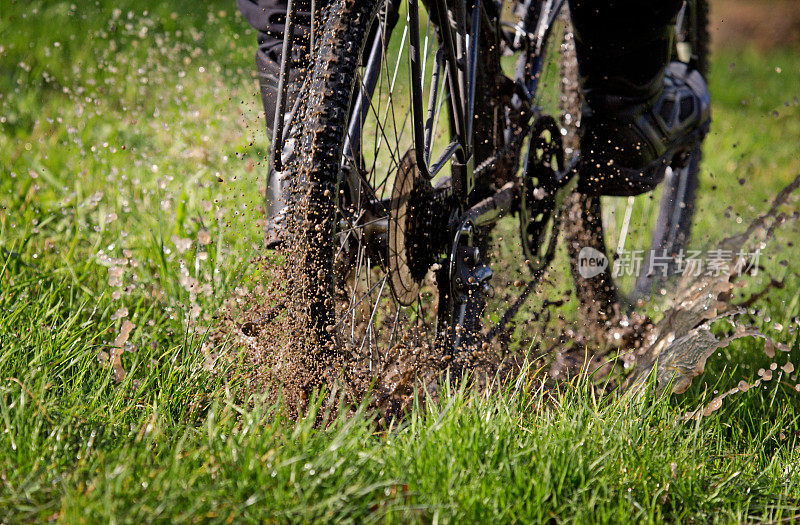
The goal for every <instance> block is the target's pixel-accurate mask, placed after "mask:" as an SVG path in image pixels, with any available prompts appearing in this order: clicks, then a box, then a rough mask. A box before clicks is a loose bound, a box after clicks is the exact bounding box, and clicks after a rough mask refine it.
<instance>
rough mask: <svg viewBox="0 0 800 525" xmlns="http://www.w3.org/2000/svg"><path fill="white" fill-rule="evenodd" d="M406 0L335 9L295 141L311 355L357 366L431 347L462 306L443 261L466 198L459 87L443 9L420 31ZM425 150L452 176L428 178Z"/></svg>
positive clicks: (295, 259)
mask: <svg viewBox="0 0 800 525" xmlns="http://www.w3.org/2000/svg"><path fill="white" fill-rule="evenodd" d="M403 4H405V3H403ZM398 6H399V2H396V1H384V0H368V1H358V2H356V1H350V0H339V1H334V2H331V3H330V4H329V5H328V6H327V7H326V8H325V12H324V15H323V17H322V20H323V22H322V23H323V24H324V25H323V27H321V28H320V30H319V31H317V34H318V35H319V37H318V42H316V43H315V49H314V53H313V56H314V60H313V64H312V69H311V74H310V76H309V79H308V80H307V82H306V85H305V96H306V97H307V99H306V100H307V102H306V104H305V106H304V110H303V111H302V112H301V113H300V114H299V115H298V116H297V119H296V122H295V125H294V127H293V130H292V132H291V133H290V136H289V139H288V141H287V144H289V145H290V146H292V145H294V146H295V147H296V149H295V151H294V152H293V154H292V155H291V157H292V158H293V159H294V160H292V161H291V162H290V164H289V171H290V173H291V177H292V180H293V182H292V186H293V188H295V191H294V193H295V198H294V199H293V202H292V206H291V212H290V220H289V222H288V225H287V230H288V233H289V235H290V241H289V242H288V243H287V245H288V254H287V255H288V261H287V265H288V266H289V267H290V269H291V271H292V275H293V277H292V279H293V281H294V282H293V283H292V287H291V289H292V290H295V291H296V293H297V292H299V294H298V295H299V301H298V302H299V305H298V311H297V314H298V319H297V322H298V324H299V332H300V333H301V334H302V337H303V338H304V339H305V343H304V344H305V345H306V348H304V349H303V351H304V352H305V353H306V354H309V355H312V356H313V355H319V354H320V353H327V354H333V355H338V354H341V353H342V350H344V351H345V353H346V354H347V355H348V362H350V363H353V362H356V363H357V365H356V366H359V367H363V368H368V369H369V370H371V371H373V372H374V373H379V372H381V371H382V370H385V365H386V364H387V362H388V360H390V359H392V358H393V354H394V353H396V351H397V350H398V343H401V342H408V343H409V345H413V346H415V347H417V348H424V347H428V348H431V349H433V348H434V341H435V340H436V336H437V335H438V334H440V333H442V332H443V327H442V324H443V323H452V317H453V315H454V314H453V312H455V311H456V308H455V306H454V304H453V300H452V299H451V298H450V297H449V296H448V293H446V291H447V290H448V289H449V288H448V287H449V280H448V277H447V265H446V264H442V263H443V262H444V261H445V260H446V258H447V257H448V256H449V246H450V243H451V242H452V239H451V238H449V236H450V235H451V231H450V226H449V225H450V222H451V216H452V214H453V213H455V212H456V211H457V210H458V204H459V203H458V202H457V200H454V197H453V196H452V194H453V192H452V191H451V189H450V185H449V182H448V180H449V178H448V177H447V176H445V175H444V174H445V173H449V171H450V170H449V169H448V168H447V166H448V165H449V164H450V163H451V158H452V155H453V152H454V150H453V149H452V144H453V133H452V131H451V130H452V127H453V120H454V116H453V115H452V114H451V112H450V111H449V107H450V89H452V87H453V86H457V83H452V82H450V81H449V79H448V75H447V72H446V71H447V68H446V67H445V63H444V59H443V56H442V53H441V52H439V47H440V46H439V37H438V31H437V28H436V26H435V24H434V23H433V21H432V20H431V18H433V17H432V16H430V17H428V16H425V13H420V17H419V24H418V27H416V28H412V27H411V26H410V21H409V18H408V17H406V16H398ZM414 29H416V30H418V31H419V42H420V55H421V64H420V65H421V76H420V79H421V84H422V89H423V92H424V97H423V115H422V116H420V115H414V114H413V112H412V103H411V89H410V85H409V82H408V79H409V77H410V76H411V72H412V68H411V65H410V56H411V53H410V49H409V46H410V43H409V40H410V39H411V38H412V35H413V30H414ZM376 35H377V39H376V38H375V36H376ZM376 64H377V67H376ZM426 101H427V103H426ZM415 118H424V122H425V126H424V133H421V134H420V133H416V131H415V125H414V124H415V122H414V119H415ZM488 125H490V126H491V122H489V124H488ZM477 131H478V130H477V129H476V133H477ZM489 136H491V135H489ZM491 145H492V144H491V143H489V146H491ZM418 151H421V152H422V154H423V155H424V157H425V159H426V161H427V165H428V166H431V167H433V166H436V165H439V167H442V168H443V169H441V171H440V173H441V174H440V175H437V176H435V177H433V178H432V179H431V180H428V179H427V178H425V177H424V176H423V175H422V174H421V173H420V168H419V167H418V166H417V162H416V158H417V152H418ZM437 159H438V160H440V161H441V163H438V162H437ZM409 340H410V341H409ZM406 346H408V345H406Z"/></svg>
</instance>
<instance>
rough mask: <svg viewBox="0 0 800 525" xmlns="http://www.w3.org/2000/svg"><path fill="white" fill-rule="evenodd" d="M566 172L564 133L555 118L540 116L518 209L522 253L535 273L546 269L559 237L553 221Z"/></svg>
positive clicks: (534, 125) (536, 121)
mask: <svg viewBox="0 0 800 525" xmlns="http://www.w3.org/2000/svg"><path fill="white" fill-rule="evenodd" d="M563 169H564V148H563V145H562V143H561V130H560V128H559V127H558V124H556V121H555V119H554V118H553V117H551V116H549V115H543V116H540V117H538V118H537V119H536V120H534V122H533V124H532V125H531V132H530V143H529V145H528V156H527V158H526V160H525V167H524V170H523V175H522V191H520V206H519V228H520V237H521V245H522V253H523V254H524V256H525V260H526V262H527V264H528V267H529V268H530V269H531V271H533V272H534V273H536V272H539V271H541V270H542V269H543V268H544V267H545V266H546V265H547V263H548V260H547V259H548V257H547V253H548V250H549V247H550V245H551V244H552V242H551V240H552V239H551V237H552V236H554V235H558V232H557V228H555V227H554V221H553V218H554V211H555V208H556V192H557V191H558V189H559V184H558V172H557V170H563Z"/></svg>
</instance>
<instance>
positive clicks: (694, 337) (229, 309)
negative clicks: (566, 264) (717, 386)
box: [212, 175, 800, 425]
mask: <svg viewBox="0 0 800 525" xmlns="http://www.w3.org/2000/svg"><path fill="white" fill-rule="evenodd" d="M798 188H800V175H799V176H798V177H797V178H795V180H794V181H792V182H791V183H790V184H789V185H788V186H786V187H785V188H784V189H783V190H782V191H781V192H780V193H779V194H778V195H776V196H775V198H774V199H773V201H772V203H771V206H770V207H769V209H768V210H767V211H766V212H765V213H764V214H763V215H761V216H759V217H757V218H756V219H755V220H753V221H752V223H750V225H749V226H748V227H747V228H746V230H745V231H744V232H743V233H741V234H738V235H734V236H731V237H729V238H726V239H724V240H723V241H722V242H720V243H719V245H718V248H719V249H722V250H729V251H730V253H735V254H741V253H749V252H752V251H754V250H755V249H759V250H763V249H764V248H765V247H766V246H767V244H768V242H769V241H770V240H772V239H773V237H774V236H775V233H776V231H777V230H778V229H779V228H780V227H781V226H783V225H785V224H786V223H788V222H790V221H796V220H797V219H798V215H799V212H798V211H797V208H796V206H793V205H792V203H793V200H792V198H793V193H794V192H795V191H796V190H797V189H798ZM253 264H254V265H255V266H257V267H258V269H259V270H258V271H259V273H260V274H261V275H262V276H263V280H262V282H263V283H264V284H262V285H259V286H256V287H255V288H254V289H253V290H252V291H249V292H247V293H246V294H245V295H244V296H243V297H240V298H238V300H237V301H230V302H229V303H228V304H227V305H226V308H225V309H224V311H223V313H222V315H221V317H220V319H221V320H222V322H221V324H220V328H219V329H218V330H217V332H216V335H215V336H214V337H213V338H212V339H213V340H215V341H217V344H218V346H220V347H221V346H222V344H221V342H222V341H223V340H224V339H226V338H233V340H234V345H233V346H234V347H235V348H240V349H243V350H244V361H245V374H246V375H248V377H249V379H250V385H251V386H250V388H251V391H252V392H259V393H262V394H263V393H266V394H267V395H268V397H271V398H274V399H276V400H277V399H278V398H280V399H282V400H283V401H284V406H285V407H286V410H287V411H288V415H290V416H291V417H303V415H304V414H305V413H306V412H307V410H308V408H309V406H310V403H314V402H316V403H320V404H321V405H323V407H324V410H320V411H318V412H317V413H318V414H323V415H321V416H318V417H319V418H321V419H320V421H319V424H321V425H324V424H325V423H326V420H330V418H332V417H335V415H336V414H337V413H338V412H341V411H345V412H348V411H352V410H354V409H355V407H357V406H359V405H361V404H363V403H366V404H367V405H368V407H369V408H370V409H372V410H374V413H375V414H376V419H378V420H381V419H383V420H384V421H387V420H389V419H390V418H392V417H394V416H397V415H398V414H401V413H402V412H403V411H404V410H406V409H407V408H409V406H410V405H411V403H412V402H413V400H414V396H415V392H416V393H417V395H418V399H420V398H421V399H422V400H423V401H424V399H425V398H431V397H433V398H435V397H436V393H437V392H438V390H439V388H440V387H441V385H442V378H443V377H444V376H443V374H442V372H444V371H445V370H446V365H447V363H445V362H443V361H442V359H441V358H440V356H438V355H437V352H436V350H435V348H434V347H433V345H432V343H431V338H430V337H429V335H428V334H426V333H425V332H424V331H422V330H419V329H417V328H415V327H412V326H404V327H402V330H401V335H400V336H398V340H397V341H398V342H397V343H396V344H395V345H394V346H393V347H392V348H391V349H390V350H389V351H388V352H387V355H386V356H384V357H383V363H384V365H383V366H382V367H381V368H380V370H374V369H370V367H369V366H368V364H367V363H366V362H365V360H364V359H363V358H362V357H363V356H359V355H357V354H358V351H357V350H358V349H354V348H351V347H349V346H348V345H346V344H341V345H338V346H337V348H333V349H331V348H320V347H317V346H314V343H313V338H312V337H310V336H309V334H308V333H305V332H304V328H303V325H302V323H300V322H298V319H300V318H301V317H300V316H302V315H307V312H306V311H305V308H306V305H305V304H304V302H303V300H302V296H303V294H302V293H298V291H297V288H296V287H297V277H296V271H295V268H296V264H298V259H297V254H296V253H295V254H292V253H291V252H289V253H283V254H281V255H278V256H274V255H273V256H263V257H261V258H259V259H257V260H254V261H253ZM752 264H753V261H750V260H746V259H744V258H741V259H739V260H736V261H735V264H733V265H731V267H730V271H727V272H722V273H720V274H719V275H716V276H708V275H700V276H693V275H692V274H691V272H689V273H687V274H686V276H685V278H684V279H683V280H682V281H680V282H679V283H677V285H676V286H675V288H674V289H675V292H674V294H673V295H672V297H671V298H670V299H669V304H671V305H672V306H671V307H670V308H669V309H667V310H666V312H665V314H664V316H663V318H662V319H661V320H660V321H658V322H656V323H646V324H643V325H642V326H643V330H644V332H643V333H642V334H639V337H637V338H636V339H637V344H636V346H635V347H630V348H624V347H623V348H619V349H618V351H617V352H615V355H614V356H613V358H609V355H608V354H603V356H600V357H598V358H597V359H595V357H597V356H592V355H591V352H590V351H589V350H587V349H590V348H591V346H590V345H589V344H587V339H586V338H581V337H580V334H578V333H576V332H575V331H574V330H575V329H574V328H573V329H572V331H571V330H570V329H569V328H565V327H564V326H562V327H561V330H560V333H561V334H562V335H561V336H560V337H557V338H555V339H554V340H553V341H551V344H542V345H540V346H541V348H540V352H539V356H540V357H541V356H542V355H544V354H548V356H549V358H550V359H551V360H553V363H554V366H556V367H558V358H557V357H556V356H562V357H561V359H562V360H563V355H568V354H569V353H570V351H571V350H570V349H574V346H575V341H576V340H577V339H580V340H581V341H583V343H582V346H583V353H584V354H586V355H585V357H586V359H587V360H586V362H585V363H584V364H586V363H593V364H594V365H595V366H594V367H593V370H592V371H594V372H596V371H597V369H598V368H600V367H601V366H605V367H606V368H609V367H613V366H614V365H613V364H610V363H611V361H614V362H615V363H617V364H620V363H624V365H625V368H626V369H627V370H628V371H629V373H627V375H625V376H624V377H623V378H622V379H620V380H619V381H618V382H616V381H615V382H614V383H615V384H619V385H621V386H622V387H623V388H633V389H637V388H641V387H642V385H644V384H645V381H646V379H647V378H648V377H649V376H650V374H651V373H655V376H656V383H657V387H658V389H659V390H661V391H666V390H669V392H671V393H673V394H680V393H683V392H685V391H686V390H687V389H688V388H689V386H690V385H691V383H692V380H693V379H694V378H696V377H697V376H699V375H701V374H702V373H703V372H704V371H705V367H706V361H707V360H708V358H709V357H710V356H711V355H712V354H714V352H717V351H719V350H720V349H722V348H725V347H726V346H728V345H729V344H730V343H731V342H732V341H734V340H737V339H742V338H759V339H762V340H764V341H765V352H766V353H767V355H768V356H769V357H774V355H775V350H778V351H779V352H781V353H786V352H788V351H789V350H790V348H789V346H787V345H785V344H783V343H781V342H779V341H776V340H774V339H773V338H772V337H770V336H768V335H766V334H764V333H762V332H761V331H760V330H759V329H758V328H757V327H756V326H755V325H754V323H753V322H752V321H753V316H754V313H757V311H756V310H754V309H753V308H752V305H753V304H754V303H755V302H756V301H757V300H759V299H760V298H762V297H764V295H765V294H766V293H767V292H768V290H770V289H771V288H777V287H781V286H782V283H781V282H779V281H775V280H771V281H770V282H769V283H768V284H767V286H766V287H765V288H764V289H762V290H760V291H757V292H754V293H753V294H752V295H751V296H750V297H749V298H747V299H744V300H741V301H739V302H736V301H735V296H736V294H735V293H734V291H735V289H736V288H738V287H743V285H744V284H746V283H747V281H748V278H749V275H748V274H747V273H744V274H741V273H740V272H737V271H736V269H737V268H739V267H740V266H739V265H744V267H748V265H752ZM557 304H558V303H557ZM556 316H558V317H559V319H560V320H562V321H563V319H562V318H561V317H560V315H558V314H556ZM535 317H536V318H537V319H530V320H522V321H521V322H523V323H527V324H530V323H531V322H533V325H536V324H541V323H544V324H545V325H547V324H548V323H549V322H550V321H551V312H550V311H548V310H547V309H546V308H545V309H543V310H542V312H540V313H539V314H538V315H537V316H535ZM536 321H538V323H537V322H536ZM715 323H726V326H727V330H725V333H724V335H722V336H719V335H715V333H719V331H720V330H719V327H715V326H712V325H715ZM562 324H563V323H562ZM540 328H541V327H540ZM542 329H543V328H542ZM567 332H570V333H572V336H571V337H570V336H565V334H566V333H567ZM576 338H577V339H576ZM542 343H544V341H543V342H542ZM487 348H488V346H487ZM487 348H482V349H479V350H480V351H479V352H476V356H475V363H474V365H475V366H474V367H473V369H472V371H473V374H474V376H475V377H481V378H483V379H481V380H478V381H475V382H474V383H475V384H476V386H478V387H481V388H483V387H489V388H490V385H493V384H497V381H498V380H499V381H502V378H506V379H508V380H514V379H515V372H519V371H520V370H523V369H524V368H525V367H526V366H529V365H530V360H531V358H534V357H535V356H534V355H533V353H532V352H530V351H528V352H525V351H521V350H518V351H515V352H510V353H505V354H502V353H498V352H497V348H495V347H494V346H493V347H492V348H491V349H488V350H487ZM505 348H507V345H505ZM478 354H480V355H478ZM778 368H780V370H781V371H782V372H784V373H785V375H786V377H789V376H790V374H791V373H792V372H794V365H793V364H792V363H791V362H790V361H786V362H785V363H779V362H778V360H775V362H773V363H772V364H771V365H770V369H768V370H766V369H765V370H763V371H762V373H760V374H759V379H757V380H756V381H754V382H752V383H749V382H747V381H744V380H743V381H740V382H739V384H738V385H737V387H736V388H734V389H730V390H728V391H725V392H723V393H722V394H720V395H718V396H717V397H715V398H714V399H713V400H712V401H711V402H710V403H709V404H708V405H706V406H703V407H700V408H699V409H698V410H697V411H695V412H692V413H690V414H688V415H687V417H699V416H700V415H703V414H705V415H709V414H711V413H713V412H714V411H715V410H717V409H718V408H719V407H720V406H721V405H722V403H723V400H724V399H725V398H726V397H728V396H731V395H733V394H735V393H738V392H744V391H747V390H749V389H750V388H755V387H758V386H760V385H762V384H763V383H766V382H768V381H770V380H771V379H772V375H773V372H774V371H775V370H777V369H778ZM587 370H588V369H587V368H584V372H586V371H587ZM492 378H495V381H492V380H491V379H492ZM792 378H793V379H794V380H796V379H797V376H796V375H794V376H792ZM551 379H552V378H551ZM557 379H558V380H560V379H561V378H557ZM796 388H797V389H798V391H800V383H798V385H797V386H796ZM320 389H322V391H323V392H324V398H322V399H319V398H314V392H317V391H320Z"/></svg>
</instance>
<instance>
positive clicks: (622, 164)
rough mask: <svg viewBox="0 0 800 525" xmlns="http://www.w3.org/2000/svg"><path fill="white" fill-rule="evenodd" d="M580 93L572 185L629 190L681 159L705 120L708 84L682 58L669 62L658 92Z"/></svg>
mask: <svg viewBox="0 0 800 525" xmlns="http://www.w3.org/2000/svg"><path fill="white" fill-rule="evenodd" d="M660 79H661V76H660V75H659V80H660ZM585 98H586V99H587V104H585V105H584V106H585V110H584V112H583V115H582V117H581V119H582V120H581V130H582V135H581V157H582V161H581V168H580V180H579V183H578V189H579V191H581V192H583V193H587V194H593V195H612V196H630V195H639V194H641V193H645V192H648V191H650V190H652V189H654V188H655V187H656V186H657V185H658V184H659V183H660V182H661V181H662V180H663V178H664V173H665V171H666V167H667V166H669V165H671V164H675V163H679V162H681V161H683V160H685V159H686V158H687V157H688V155H689V154H690V153H691V152H692V150H693V149H694V148H695V147H696V146H697V145H699V144H700V143H701V142H702V140H703V138H704V137H705V135H706V133H708V129H709V125H710V122H711V99H710V96H709V93H708V86H707V85H706V82H705V80H704V79H703V76H702V75H701V74H700V73H699V72H698V71H696V70H692V69H689V67H688V66H687V65H686V64H684V63H682V62H672V63H670V64H669V66H668V67H667V70H666V74H665V75H664V77H663V88H662V89H661V92H660V94H659V95H658V96H657V97H652V98H650V99H649V100H641V99H638V100H637V99H631V98H626V97H619V96H608V95H601V96H598V95H597V94H596V93H593V94H591V96H590V97H585ZM653 99H654V100H653Z"/></svg>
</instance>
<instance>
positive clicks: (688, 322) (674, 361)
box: [623, 175, 800, 414]
mask: <svg viewBox="0 0 800 525" xmlns="http://www.w3.org/2000/svg"><path fill="white" fill-rule="evenodd" d="M798 187H800V175H798V176H797V177H796V178H795V179H794V180H793V181H792V182H791V183H790V184H789V185H787V186H786V187H785V188H784V189H783V190H782V191H781V192H780V193H778V195H776V196H775V198H774V200H773V201H772V204H771V206H770V208H769V210H768V211H767V212H766V213H764V214H763V215H761V216H759V217H757V218H756V219H755V220H754V221H753V222H752V223H751V224H750V225H749V226H748V227H747V229H746V230H745V231H744V232H743V233H741V234H738V235H734V236H731V237H728V238H726V239H724V240H723V241H722V242H721V243H720V244H719V246H718V248H719V249H721V250H729V253H734V254H742V253H752V252H753V251H754V250H755V249H759V250H762V249H764V248H765V247H766V246H767V243H768V242H769V241H770V240H771V239H773V238H774V236H775V233H776V230H777V229H778V228H780V227H781V226H782V225H784V224H786V223H787V222H789V221H797V219H798V216H799V215H800V212H798V210H797V208H796V207H794V209H789V210H786V209H785V208H786V207H787V205H789V204H790V201H791V200H792V197H793V193H794V192H795V191H796V190H797V189H798ZM752 265H753V261H752V260H746V259H745V258H743V257H741V256H740V257H739V258H738V259H737V260H736V261H735V264H734V265H732V266H731V269H730V271H727V272H721V273H720V274H719V275H717V276H706V275H704V276H701V277H692V276H691V273H689V274H687V277H686V278H684V279H683V280H682V282H680V283H679V285H678V286H677V288H676V293H675V295H674V297H673V299H672V301H671V302H672V304H673V306H672V307H671V308H670V309H669V310H668V311H667V312H666V313H665V315H664V317H663V319H662V320H661V321H660V322H658V323H656V324H655V325H653V326H652V328H651V329H650V330H649V332H648V333H646V334H645V335H644V338H643V340H644V341H645V344H643V345H642V347H641V348H640V349H638V350H635V351H632V352H628V353H627V354H625V355H624V356H623V359H624V360H626V361H629V362H630V361H632V362H634V363H635V364H634V372H633V373H632V374H631V375H630V376H629V377H628V379H627V380H626V382H625V384H626V385H627V386H629V387H639V386H641V385H642V384H643V383H644V381H645V379H646V378H647V377H648V375H649V374H650V373H651V371H653V370H654V371H655V376H656V382H657V388H658V389H659V390H661V391H665V390H667V389H669V391H670V392H671V393H674V394H680V393H683V392H685V391H686V390H687V389H688V388H689V386H690V385H691V382H692V379H694V378H695V377H697V376H699V375H700V374H702V373H703V372H704V371H705V366H706V361H707V359H708V358H709V357H710V356H711V355H712V354H713V353H714V352H716V351H718V350H720V349H722V348H725V347H727V346H728V345H729V344H730V343H731V342H732V341H734V340H736V339H741V338H760V339H763V340H764V341H765V349H764V350H765V353H766V354H767V356H768V357H770V358H772V357H774V356H775V351H774V350H775V349H779V350H780V351H782V352H787V353H788V352H789V351H790V347H789V346H787V345H785V344H783V343H780V342H777V341H774V340H773V339H772V338H771V337H769V336H767V335H765V334H763V333H762V332H761V331H759V329H758V328H756V327H755V326H753V325H752V324H751V323H750V322H749V321H750V317H751V316H752V315H753V314H755V313H757V311H756V310H754V309H750V310H748V307H749V306H750V305H752V304H753V303H754V302H755V301H756V300H758V299H760V298H761V297H763V296H764V295H765V294H766V292H767V291H768V290H769V289H771V288H778V287H781V286H782V283H781V282H780V281H775V280H770V282H769V283H768V284H767V286H766V287H764V289H762V290H761V291H759V292H756V293H754V294H753V295H751V296H750V297H749V298H748V299H745V300H744V301H741V302H739V303H735V302H734V293H733V292H734V288H735V287H736V286H742V285H743V284H744V283H743V282H741V279H744V278H746V277H747V274H746V273H745V274H740V272H738V271H735V269H737V268H741V267H750V266H752ZM719 320H726V321H727V322H728V324H729V326H730V327H731V330H729V331H728V334H727V335H725V336H723V337H718V336H716V335H714V333H713V331H712V324H714V322H715V321H719ZM777 367H778V364H777V363H776V362H773V363H772V365H771V368H772V370H775V369H776V368H777ZM782 369H783V370H784V371H785V372H786V373H787V374H789V373H791V372H792V371H793V370H794V366H793V365H792V363H791V362H788V361H787V363H785V364H784V365H783V367H782ZM761 376H762V378H761V379H759V380H757V381H756V382H755V383H754V384H748V383H747V382H745V381H742V382H740V384H739V385H738V387H737V388H736V389H732V390H729V391H727V392H725V393H723V394H721V395H720V396H718V397H716V398H715V399H714V400H713V401H712V402H711V403H710V404H709V405H708V406H706V407H705V408H704V409H703V410H702V411H701V413H707V414H710V413H711V412H713V411H714V410H716V409H717V408H719V407H720V406H721V404H722V400H723V399H725V397H727V396H729V395H731V394H733V393H736V392H743V391H746V390H748V389H749V388H752V387H754V386H758V385H760V384H761V382H762V381H768V380H769V379H771V376H772V373H771V371H767V372H765V373H764V374H761ZM796 388H797V389H798V391H800V383H799V384H798V385H796Z"/></svg>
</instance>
